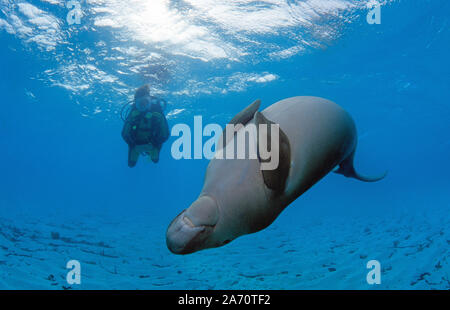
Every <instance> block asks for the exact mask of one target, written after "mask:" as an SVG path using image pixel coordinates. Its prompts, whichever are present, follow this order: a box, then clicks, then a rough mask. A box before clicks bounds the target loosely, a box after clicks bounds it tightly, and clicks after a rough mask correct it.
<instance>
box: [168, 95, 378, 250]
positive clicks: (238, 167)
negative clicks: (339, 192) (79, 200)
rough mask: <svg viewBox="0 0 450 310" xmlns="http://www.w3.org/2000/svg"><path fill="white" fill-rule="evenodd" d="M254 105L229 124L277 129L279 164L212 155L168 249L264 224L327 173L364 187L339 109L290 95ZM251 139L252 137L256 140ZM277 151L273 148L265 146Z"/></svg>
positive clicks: (347, 120)
mask: <svg viewBox="0 0 450 310" xmlns="http://www.w3.org/2000/svg"><path fill="white" fill-rule="evenodd" d="M259 106H260V101H259V100H257V101H255V102H254V103H252V104H251V105H250V106H248V107H247V108H246V109H244V110H243V111H242V112H240V113H239V114H237V115H236V116H235V117H234V118H233V119H232V120H231V122H230V123H231V124H242V125H244V127H242V128H241V129H240V130H243V129H245V127H247V126H249V124H252V123H253V124H255V125H260V124H273V123H275V124H278V125H279V144H278V145H279V146H278V149H279V165H278V168H276V169H275V170H261V169H260V166H261V160H260V159H259V157H258V158H256V159H218V158H213V159H212V160H211V161H210V162H209V165H208V168H207V170H206V176H205V180H204V185H203V189H202V191H201V193H200V195H199V197H198V199H197V200H196V201H194V202H193V203H192V204H191V206H190V207H189V208H188V209H186V210H184V211H182V212H181V213H180V214H179V215H178V216H177V217H176V218H175V219H174V220H173V221H172V222H171V224H170V225H169V227H168V229H167V233H166V243H167V247H168V249H169V250H170V251H171V252H172V253H175V254H189V253H193V252H196V251H199V250H202V249H207V248H214V247H220V246H222V245H225V244H227V243H229V242H230V241H232V240H234V239H235V238H237V237H239V236H242V235H245V234H251V233H255V232H257V231H260V230H262V229H264V228H266V227H267V226H269V225H270V224H271V223H272V222H273V221H274V220H275V219H276V218H277V217H278V215H279V214H280V213H281V211H283V209H284V208H286V207H287V206H288V205H289V204H290V203H291V202H292V201H294V200H295V199H296V198H297V197H299V196H300V195H302V194H303V193H304V192H305V191H307V190H308V189H309V188H310V187H311V186H313V185H314V184H315V183H317V182H318V181H319V180H320V179H322V178H323V177H324V176H325V175H326V174H328V173H329V172H331V171H334V172H336V173H339V174H342V175H344V176H346V177H351V178H356V179H358V180H361V181H365V182H374V181H378V180H381V179H382V178H384V177H385V175H386V173H384V174H383V175H380V176H377V177H366V176H362V175H361V174H359V173H358V172H356V171H355V169H354V167H353V158H354V155H355V150H356V142H357V134H356V127H355V124H354V122H353V119H352V118H351V116H350V115H349V113H347V112H346V111H345V110H344V109H343V108H341V107H340V106H339V105H337V104H335V103H334V102H332V101H329V100H327V99H323V98H319V97H292V98H288V99H284V100H281V101H278V102H276V103H274V104H273V105H271V106H269V107H268V108H266V109H265V110H263V111H262V112H258V109H259ZM256 139H258V138H257V137H256ZM272 147H277V146H272Z"/></svg>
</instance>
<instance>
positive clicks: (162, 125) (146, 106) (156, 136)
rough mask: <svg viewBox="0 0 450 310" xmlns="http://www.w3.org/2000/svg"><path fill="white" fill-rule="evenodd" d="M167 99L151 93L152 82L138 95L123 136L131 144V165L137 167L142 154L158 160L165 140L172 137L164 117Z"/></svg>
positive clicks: (155, 161) (124, 119)
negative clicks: (150, 85)
mask: <svg viewBox="0 0 450 310" xmlns="http://www.w3.org/2000/svg"><path fill="white" fill-rule="evenodd" d="M162 104H163V105H164V107H165V100H163V99H159V98H156V97H154V96H151V95H150V88H149V86H148V85H144V86H141V87H140V88H139V89H138V90H137V91H136V93H135V94H134V101H132V102H130V103H128V104H127V105H125V106H124V108H125V107H128V111H127V115H126V117H125V118H124V117H123V112H124V109H122V112H121V116H122V120H123V121H124V122H125V123H124V126H123V129H122V138H123V139H124V140H125V142H126V143H127V144H128V166H129V167H134V166H135V165H136V163H137V161H138V158H139V155H143V156H149V158H150V159H151V160H152V161H153V162H154V163H157V162H158V161H159V152H160V150H161V147H162V145H163V143H164V142H166V141H167V140H168V139H169V134H170V132H169V125H168V124H167V119H166V117H165V116H164V107H163V106H162Z"/></svg>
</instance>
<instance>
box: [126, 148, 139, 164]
mask: <svg viewBox="0 0 450 310" xmlns="http://www.w3.org/2000/svg"><path fill="white" fill-rule="evenodd" d="M138 158H139V152H138V151H137V149H136V147H135V146H129V147H128V167H130V168H132V167H134V166H136V163H137V161H138Z"/></svg>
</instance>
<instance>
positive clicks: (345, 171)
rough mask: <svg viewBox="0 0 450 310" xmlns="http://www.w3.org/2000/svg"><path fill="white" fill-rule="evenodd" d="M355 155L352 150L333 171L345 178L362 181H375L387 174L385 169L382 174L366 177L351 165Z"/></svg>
mask: <svg viewBox="0 0 450 310" xmlns="http://www.w3.org/2000/svg"><path fill="white" fill-rule="evenodd" d="M354 157H355V152H353V153H352V154H351V155H350V156H349V157H348V158H347V159H345V160H344V161H343V162H342V163H340V164H339V168H338V169H337V170H335V171H334V172H335V173H338V174H342V175H343V176H346V177H347V178H355V179H357V180H360V181H363V182H377V181H380V180H382V179H384V178H385V177H386V175H387V171H385V172H384V173H383V174H382V175H379V176H375V177H368V176H363V175H361V174H359V173H358V172H357V171H356V170H355V167H354V166H353V160H354Z"/></svg>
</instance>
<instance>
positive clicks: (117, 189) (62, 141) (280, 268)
mask: <svg viewBox="0 0 450 310" xmlns="http://www.w3.org/2000/svg"><path fill="white" fill-rule="evenodd" d="M65 3H66V2H65V1H62V0H51V1H50V0H47V1H25V0H24V1H12V0H0V9H1V10H0V42H1V48H0V53H1V54H0V68H1V71H0V80H1V83H0V93H1V96H2V99H1V102H2V106H1V108H2V110H1V113H0V149H1V152H0V171H1V179H0V180H1V181H0V182H1V183H0V288H3V289H5V288H6V289H20V288H32V289H35V288H37V289H62V288H70V289H90V288H94V289H95V288H102V289H120V288H124V289H136V288H140V289H142V288H146V289H173V288H177V289H211V288H213V289H233V288H236V289H241V288H242V289H253V288H255V289H258V288H263V289H270V288H273V289H304V288H306V289H309V288H312V289H321V288H325V289H341V288H346V289H377V288H378V289H379V288H384V289H417V288H419V289H449V288H450V282H449V281H450V254H449V242H450V235H449V233H450V230H449V228H450V216H449V209H450V194H449V188H450V180H449V177H448V176H449V175H450V163H449V161H448V159H449V154H450V130H449V129H450V123H449V120H450V92H449V85H450V65H449V60H448V55H449V53H448V50H449V49H450V31H449V18H448V12H450V3H449V2H448V1H446V0H429V1H419V0H410V1H385V3H384V5H382V6H381V17H382V19H381V24H379V25H370V24H368V23H367V21H366V15H367V13H368V9H367V8H366V6H365V4H366V1H351V0H348V1H344V0H335V1H326V0H321V1H294V0H291V1H257V2H256V1H240V2H239V3H235V2H230V1H216V2H214V1H212V0H211V1H208V0H204V1H190V0H186V1H164V0H159V1H156V0H155V1H153V0H152V1H119V0H110V1H106V2H104V3H103V4H99V3H96V2H94V1H81V10H82V11H83V16H82V17H81V19H80V24H73V25H69V24H68V23H67V21H66V15H67V13H68V12H69V9H67V8H65V6H64V5H65ZM145 83H148V84H149V85H150V86H151V88H152V92H153V93H154V94H155V95H158V96H160V97H162V98H165V99H166V100H167V101H168V103H169V104H168V107H167V109H166V115H167V117H168V122H169V125H170V126H171V127H172V126H174V125H175V124H178V123H186V124H189V125H192V124H193V117H194V116H195V115H201V116H202V117H203V122H204V124H207V123H217V124H220V125H221V126H224V125H225V124H226V123H227V122H228V121H229V120H230V119H231V118H232V117H233V116H234V115H235V114H236V113H238V112H239V111H240V110H242V109H243V108H244V107H245V106H247V105H248V104H250V103H251V102H253V101H254V100H255V99H257V98H259V99H261V100H262V107H263V108H265V107H267V106H269V105H271V104H273V103H275V102H276V101H278V100H281V99H284V98H288V97H292V96H299V95H310V96H320V97H324V98H327V99H330V100H332V101H334V102H336V103H338V104H339V105H341V106H343V107H344V108H345V109H346V110H347V111H348V112H349V113H350V114H351V115H352V117H353V118H354V120H355V123H356V126H357V130H358V134H359V140H358V149H357V153H356V160H355V161H356V166H357V168H358V170H360V171H362V172H364V173H366V174H377V173H379V172H382V171H384V170H388V172H389V173H388V177H387V178H386V179H384V180H383V181H380V182H378V183H373V184H367V183H362V182H358V181H356V180H351V179H346V178H344V177H342V176H339V175H334V174H330V175H328V176H327V177H325V178H324V179H323V180H321V181H320V182H319V183H318V184H316V185H315V186H314V187H313V188H312V189H310V190H309V191H308V192H307V193H305V194H304V195H303V196H302V197H300V198H298V199H297V200H296V201H295V202H293V203H292V204H291V205H290V206H289V207H288V208H286V210H285V211H284V212H283V213H282V214H281V215H280V217H279V218H278V219H277V220H276V221H275V222H274V223H273V224H272V225H271V226H270V227H269V228H267V229H266V230H264V231H262V232H259V233H256V234H252V235H248V236H244V237H241V238H239V239H237V240H235V241H233V242H232V243H230V244H229V245H227V246H225V247H222V248H217V249H212V250H205V251H201V252H198V253H195V254H192V255H188V256H176V255H173V254H171V253H170V252H169V251H168V250H167V248H166V245H165V230H166V228H167V226H168V224H169V223H170V221H171V220H172V219H173V218H174V217H175V216H176V215H177V214H178V213H180V212H181V211H182V210H183V209H185V208H187V207H188V206H189V205H190V204H191V203H192V201H194V200H195V199H196V197H197V196H198V194H199V193H200V190H201V188H202V184H203V178H204V172H205V169H206V166H207V164H208V161H207V160H206V159H201V160H175V159H173V158H172V156H171V152H170V147H171V144H172V143H173V141H174V140H175V138H174V137H171V138H170V139H169V141H167V142H166V143H165V144H164V146H163V148H162V151H161V155H160V162H159V163H158V164H153V163H151V162H148V161H147V160H146V159H145V160H142V159H141V160H140V161H139V163H138V165H137V166H136V167H135V168H132V169H130V168H129V167H128V166H127V146H126V144H125V142H124V141H123V140H122V138H121V135H120V133H121V129H122V125H123V122H122V120H121V119H120V116H119V113H120V109H121V107H122V105H123V104H125V103H126V102H127V101H129V100H130V99H131V98H132V96H133V94H134V91H135V90H136V89H137V88H138V87H139V86H141V85H142V84H145ZM52 233H58V234H59V236H60V237H59V238H56V237H55V234H53V235H52ZM105 244H106V245H107V246H104V245H105ZM71 259H76V260H79V261H80V263H81V265H82V283H81V284H80V285H77V284H72V285H70V284H68V283H67V282H66V281H65V276H66V273H67V271H68V270H67V269H66V262H67V261H69V260H71ZM371 259H376V260H379V261H380V263H381V266H382V274H381V276H382V283H381V284H380V285H369V284H368V283H367V282H366V274H367V272H368V269H367V268H366V263H367V261H369V260H371ZM52 276H53V277H52Z"/></svg>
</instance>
